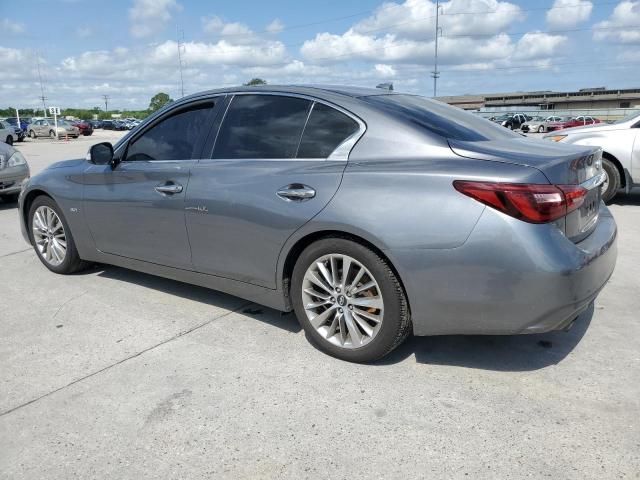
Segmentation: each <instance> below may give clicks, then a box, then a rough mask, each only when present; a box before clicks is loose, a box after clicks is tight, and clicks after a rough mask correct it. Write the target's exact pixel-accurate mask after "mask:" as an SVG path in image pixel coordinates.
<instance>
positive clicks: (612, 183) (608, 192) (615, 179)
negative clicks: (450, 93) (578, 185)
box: [602, 158, 622, 203]
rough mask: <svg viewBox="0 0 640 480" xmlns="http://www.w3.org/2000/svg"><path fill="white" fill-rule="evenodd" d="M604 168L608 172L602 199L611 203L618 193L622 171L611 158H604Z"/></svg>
mask: <svg viewBox="0 0 640 480" xmlns="http://www.w3.org/2000/svg"><path fill="white" fill-rule="evenodd" d="M602 168H603V169H604V171H605V173H606V174H607V181H606V182H605V184H604V185H603V188H602V200H603V201H604V203H609V202H611V200H613V197H615V196H616V193H618V190H619V189H620V185H621V184H622V182H621V181H620V172H619V171H618V168H617V167H616V166H615V165H614V163H613V162H612V161H611V160H609V159H608V158H603V159H602Z"/></svg>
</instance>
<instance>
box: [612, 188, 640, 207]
mask: <svg viewBox="0 0 640 480" xmlns="http://www.w3.org/2000/svg"><path fill="white" fill-rule="evenodd" d="M611 204H612V205H620V206H624V205H636V206H637V205H640V190H634V191H633V192H631V193H619V194H617V195H616V196H615V197H614V199H613V202H611Z"/></svg>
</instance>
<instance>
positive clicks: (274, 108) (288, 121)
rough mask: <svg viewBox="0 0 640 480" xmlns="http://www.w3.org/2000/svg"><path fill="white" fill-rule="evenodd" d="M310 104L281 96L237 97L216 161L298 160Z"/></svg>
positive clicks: (222, 132) (219, 140)
mask: <svg viewBox="0 0 640 480" xmlns="http://www.w3.org/2000/svg"><path fill="white" fill-rule="evenodd" d="M310 107H311V102H310V101H309V100H305V99H303V98H297V97H284V96H278V95H236V96H235V97H233V100H232V101H231V105H230V106H229V109H228V110H227V114H226V116H225V119H224V121H223V122H222V126H221V127H220V132H219V133H218V138H217V140H216V146H215V148H214V151H213V158H228V159H240V158H295V156H296V152H297V150H298V144H299V143H300V137H301V135H302V129H303V128H304V125H305V122H306V120H307V115H308V114H309V108H310Z"/></svg>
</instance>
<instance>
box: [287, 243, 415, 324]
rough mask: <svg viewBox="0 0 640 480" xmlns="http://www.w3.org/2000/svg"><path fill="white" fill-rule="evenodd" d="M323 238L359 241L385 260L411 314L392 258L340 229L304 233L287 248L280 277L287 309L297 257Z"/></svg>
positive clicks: (373, 245)
mask: <svg viewBox="0 0 640 480" xmlns="http://www.w3.org/2000/svg"><path fill="white" fill-rule="evenodd" d="M325 238H344V239H346V240H351V241H353V242H355V243H359V244H360V245H362V246H364V247H367V248H369V249H370V250H372V251H373V252H375V253H376V254H377V255H379V256H380V257H381V258H382V259H383V260H384V261H385V262H387V264H388V265H389V268H390V269H391V270H392V271H393V273H394V274H395V275H396V277H397V278H398V282H400V286H401V287H402V291H403V292H404V295H405V298H406V299H407V307H408V310H409V314H411V302H410V299H409V295H408V293H407V289H406V288H405V285H404V282H403V280H402V276H401V275H400V272H399V271H398V269H397V268H396V266H395V265H394V263H393V261H392V259H391V258H389V256H388V255H387V254H386V253H385V252H384V251H383V250H382V249H381V248H379V247H378V246H377V245H375V244H374V243H372V242H371V241H370V240H367V239H366V238H364V237H362V236H360V235H357V234H354V233H349V232H345V231H341V230H318V231H315V232H310V233H308V234H306V235H304V236H303V237H301V238H299V239H298V240H296V242H295V243H294V244H293V245H292V246H291V248H289V251H288V252H287V256H286V258H285V260H284V263H283V267H282V275H281V278H280V286H281V288H282V292H283V296H284V303H285V306H286V309H287V310H288V311H290V310H291V309H292V307H291V300H290V290H291V277H292V275H293V269H294V267H295V264H296V262H297V260H298V258H299V257H300V254H301V253H302V252H303V251H304V249H305V248H307V247H308V246H309V245H311V244H312V243H314V242H317V241H318V240H322V239H325Z"/></svg>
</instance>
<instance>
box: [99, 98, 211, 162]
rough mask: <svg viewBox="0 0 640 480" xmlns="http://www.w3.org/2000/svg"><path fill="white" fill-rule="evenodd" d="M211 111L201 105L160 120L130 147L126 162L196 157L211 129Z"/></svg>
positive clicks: (204, 105)
mask: <svg viewBox="0 0 640 480" xmlns="http://www.w3.org/2000/svg"><path fill="white" fill-rule="evenodd" d="M212 108H213V103H205V104H200V105H196V106H193V107H190V108H188V109H186V110H181V111H179V112H178V113H176V114H174V115H171V116H170V117H168V118H165V119H163V120H161V121H160V122H159V123H157V124H156V125H154V126H153V127H151V128H150V129H149V130H147V131H145V132H144V133H143V134H142V135H140V136H139V137H138V138H136V139H135V140H134V141H133V142H132V143H130V144H129V148H128V149H127V158H126V161H129V162H132V161H134V162H135V161H149V160H191V159H193V158H195V157H196V156H197V155H198V154H199V152H196V151H195V150H196V148H197V145H198V144H199V141H200V140H201V139H202V137H203V136H204V135H205V133H206V132H207V131H208V129H209V128H210V127H211V125H210V124H209V122H208V120H209V114H210V113H211V109H212ZM109 123H111V122H109Z"/></svg>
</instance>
